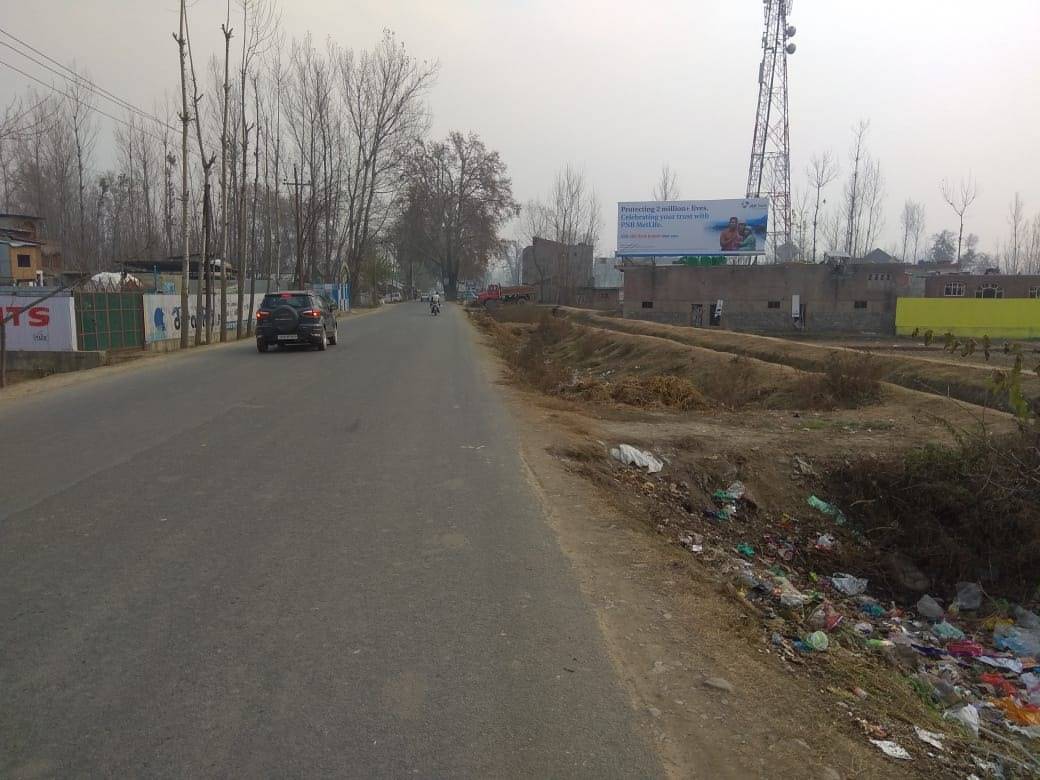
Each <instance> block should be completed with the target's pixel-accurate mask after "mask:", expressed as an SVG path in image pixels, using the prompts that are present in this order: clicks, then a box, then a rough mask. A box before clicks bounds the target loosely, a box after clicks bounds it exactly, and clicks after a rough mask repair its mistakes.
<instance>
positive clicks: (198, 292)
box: [195, 161, 212, 347]
mask: <svg viewBox="0 0 1040 780" xmlns="http://www.w3.org/2000/svg"><path fill="white" fill-rule="evenodd" d="M203 165H205V161H203ZM203 177H204V180H203V184H202V261H201V264H200V265H199V266H198V269H199V270H198V273H197V274H196V275H195V276H196V278H195V346H196V347H197V346H199V345H200V344H201V343H202V323H203V322H205V323H206V343H207V344H208V343H210V336H211V335H212V331H211V329H210V327H209V309H208V308H206V307H205V306H204V305H203V300H202V280H203V276H202V274H203V270H202V269H203V268H205V269H206V275H207V276H208V275H209V167H208V166H206V167H205V169H204V171H203ZM208 292H209V288H208V286H207V295H208Z"/></svg>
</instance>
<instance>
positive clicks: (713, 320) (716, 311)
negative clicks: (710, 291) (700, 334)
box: [708, 303, 722, 326]
mask: <svg viewBox="0 0 1040 780" xmlns="http://www.w3.org/2000/svg"><path fill="white" fill-rule="evenodd" d="M708 324H709V325H714V326H718V325H721V324H722V307H721V306H719V304H717V303H713V304H711V312H710V319H709V320H708Z"/></svg>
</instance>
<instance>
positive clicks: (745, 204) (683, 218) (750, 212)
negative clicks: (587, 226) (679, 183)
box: [617, 198, 769, 257]
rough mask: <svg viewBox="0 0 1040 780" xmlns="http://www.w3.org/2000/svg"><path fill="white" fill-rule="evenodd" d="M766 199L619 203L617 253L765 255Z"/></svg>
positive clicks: (767, 200) (629, 254)
mask: <svg viewBox="0 0 1040 780" xmlns="http://www.w3.org/2000/svg"><path fill="white" fill-rule="evenodd" d="M768 216H769V199H768V198H733V199H731V200H669V201H640V202H628V203H618V234H617V254H618V256H621V257H624V256H634V257H639V256H643V257H650V256H654V257H668V256H671V257H684V256H687V255H761V254H765V251H766V250H765V247H766V222H767V220H768Z"/></svg>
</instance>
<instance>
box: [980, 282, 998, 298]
mask: <svg viewBox="0 0 1040 780" xmlns="http://www.w3.org/2000/svg"><path fill="white" fill-rule="evenodd" d="M975 297H976V298H1003V297H1004V288H1003V287H1001V286H1000V285H999V284H980V285H979V286H978V289H976V290H975Z"/></svg>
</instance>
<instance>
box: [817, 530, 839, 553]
mask: <svg viewBox="0 0 1040 780" xmlns="http://www.w3.org/2000/svg"><path fill="white" fill-rule="evenodd" d="M834 541H835V539H834V537H833V536H831V535H830V534H820V536H819V538H817V540H816V549H817V550H822V551H824V552H829V551H831V550H833V549H834Z"/></svg>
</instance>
